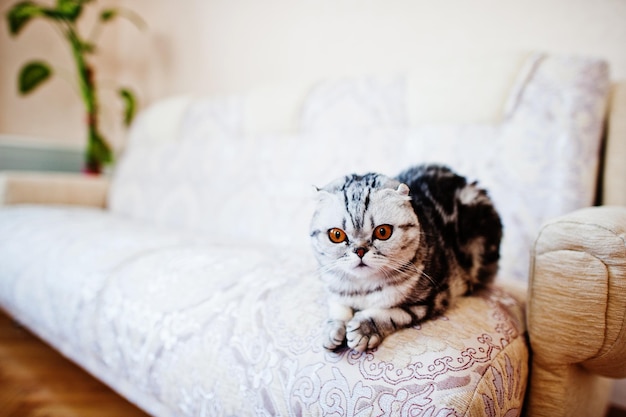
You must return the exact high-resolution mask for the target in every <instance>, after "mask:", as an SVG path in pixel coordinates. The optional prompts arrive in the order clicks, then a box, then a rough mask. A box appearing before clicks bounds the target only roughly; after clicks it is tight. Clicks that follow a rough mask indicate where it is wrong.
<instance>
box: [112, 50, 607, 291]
mask: <svg viewBox="0 0 626 417" xmlns="http://www.w3.org/2000/svg"><path fill="white" fill-rule="evenodd" d="M403 86H404V83H403V82H402V79H400V78H390V79H382V80H375V79H374V80H368V79H365V78H357V79H342V80H334V81H328V82H325V83H321V84H320V85H319V86H318V87H317V88H315V89H313V90H312V92H311V93H310V95H309V97H308V98H307V100H305V104H304V105H303V109H302V121H301V126H302V128H303V129H304V130H303V131H302V132H300V133H298V134H280V135H278V134H275V135H268V134H263V135H252V134H242V133H240V132H241V131H242V127H241V126H242V125H243V124H245V114H244V112H243V108H244V107H245V106H244V105H243V104H242V103H243V102H244V100H243V99H242V100H235V99H232V98H228V99H203V100H196V101H190V102H189V105H188V110H187V112H185V113H184V115H183V117H182V119H181V120H180V135H179V137H177V138H176V140H170V141H168V142H165V143H163V142H161V141H154V142H151V141H150V126H151V124H152V121H151V119H150V118H148V117H144V118H141V120H139V122H138V123H137V124H136V126H135V128H134V131H133V138H132V141H131V143H130V145H129V147H128V149H127V151H126V154H125V156H124V158H123V159H122V161H121V162H120V165H119V169H118V170H117V172H116V175H115V178H114V186H113V190H112V193H111V199H110V207H111V209H112V210H113V211H114V212H117V213H122V214H127V215H129V216H132V217H134V218H140V219H146V220H151V221H154V222H156V223H159V224H165V225H170V226H175V227H177V228H184V229H187V230H203V231H205V232H208V233H209V234H211V235H212V236H213V237H214V238H215V239H216V240H219V241H224V242H232V241H242V240H243V241H247V242H255V243H262V242H270V243H280V244H291V245H296V246H304V245H306V244H308V242H307V239H306V234H307V230H308V222H309V219H310V216H311V213H312V199H311V194H312V193H311V192H310V189H311V185H318V186H320V185H323V184H326V183H328V182H329V181H330V180H332V179H334V178H336V177H339V176H341V175H344V174H346V173H350V172H357V173H364V172H370V171H377V172H380V173H384V174H387V175H391V176H393V175H396V174H398V173H399V172H400V171H401V170H403V169H405V168H407V167H409V166H412V165H415V164H417V163H420V162H441V163H446V164H449V165H450V166H452V167H453V168H454V169H455V170H456V171H457V172H459V173H461V174H463V175H465V176H467V177H468V178H469V179H478V180H479V181H480V183H481V184H482V185H483V186H484V187H486V188H487V189H489V190H490V194H491V196H492V197H493V199H494V201H495V203H496V207H497V208H498V210H499V211H500V212H501V215H502V218H503V222H504V227H505V236H504V241H503V246H502V255H503V259H502V261H501V275H503V276H506V277H509V278H515V279H517V280H520V281H526V280H527V273H528V260H529V257H528V253H529V248H530V245H531V243H532V240H533V239H534V237H535V236H536V233H537V231H538V230H539V226H540V225H541V224H542V223H543V222H544V221H546V220H547V219H549V218H553V217H555V216H557V215H561V214H564V213H567V212H570V211H572V210H575V209H578V208H581V207H585V206H588V205H590V204H591V203H592V202H593V199H594V192H595V188H596V187H595V184H596V173H597V164H598V154H599V147H600V137H601V131H602V125H603V114H604V109H605V106H606V99H607V94H608V89H609V77H608V69H607V66H606V64H605V63H604V62H601V61H595V60H588V59H580V58H572V57H544V56H541V55H537V56H534V57H533V58H532V60H531V61H530V62H529V65H528V69H527V70H526V71H523V72H522V73H521V74H520V79H519V80H518V83H517V85H516V86H515V88H514V89H513V90H512V92H511V95H510V97H509V100H508V102H509V107H508V112H507V114H506V118H505V119H504V120H503V121H502V122H501V123H500V124H497V125H457V126H453V125H445V126H407V125H406V120H407V117H406V105H405V104H406V103H405V101H406V99H405V97H404V95H403V94H402V87H403ZM216 225H219V226H216Z"/></svg>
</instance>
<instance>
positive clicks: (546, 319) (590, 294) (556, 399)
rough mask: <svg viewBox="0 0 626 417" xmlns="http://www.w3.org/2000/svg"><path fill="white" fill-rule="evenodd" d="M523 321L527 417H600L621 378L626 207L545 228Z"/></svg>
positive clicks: (595, 210) (625, 358)
mask: <svg viewBox="0 0 626 417" xmlns="http://www.w3.org/2000/svg"><path fill="white" fill-rule="evenodd" d="M533 255H534V256H533V262H532V265H531V278H530V279H531V281H530V283H529V297H528V310H527V321H528V331H529V335H530V342H531V347H532V352H533V364H532V377H531V382H530V394H529V410H528V415H531V416H551V417H555V416H581V417H583V416H593V415H598V416H600V415H602V411H603V409H604V406H605V405H606V401H607V398H608V395H609V393H610V389H609V388H608V381H606V380H605V379H604V378H601V377H600V376H607V377H613V378H619V377H624V376H626V207H592V208H587V209H583V210H580V211H577V212H575V213H571V214H569V215H566V216H563V217H560V218H557V219H554V220H553V221H551V222H549V223H548V224H546V225H545V226H544V227H543V229H542V230H541V232H540V233H539V236H538V238H537V241H536V243H535V248H534V253H533Z"/></svg>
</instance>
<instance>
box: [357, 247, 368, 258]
mask: <svg viewBox="0 0 626 417" xmlns="http://www.w3.org/2000/svg"><path fill="white" fill-rule="evenodd" d="M354 253H356V255H357V256H358V257H359V258H363V257H364V256H365V254H366V253H367V249H365V248H356V249H355V250H354Z"/></svg>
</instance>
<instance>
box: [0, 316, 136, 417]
mask: <svg viewBox="0 0 626 417" xmlns="http://www.w3.org/2000/svg"><path fill="white" fill-rule="evenodd" d="M126 416H128V417H145V416H147V414H145V413H143V412H142V411H141V410H139V409H138V408H136V407H135V406H133V405H132V404H130V403H129V402H128V401H126V400H125V399H124V398H122V397H120V396H119V395H117V394H116V393H115V392H113V391H112V390H111V389H109V388H108V387H107V386H105V385H104V384H102V383H101V382H99V381H98V380H96V379H95V378H93V377H91V376H90V375H89V374H87V373H86V372H85V371H83V370H82V369H81V368H79V367H78V366H76V365H74V364H73V363H71V362H70V361H68V360H67V359H65V358H64V357H63V356H61V355H60V354H59V353H57V352H56V351H55V350H53V349H52V348H50V347H49V346H48V345H46V344H44V343H43V342H41V341H40V340H39V339H38V338H36V337H35V336H33V335H32V334H31V333H29V332H28V331H26V330H24V329H23V328H21V327H19V326H17V325H16V324H14V322H13V321H12V320H11V319H10V318H8V317H7V316H6V315H5V314H4V313H3V312H2V311H0V417H126Z"/></svg>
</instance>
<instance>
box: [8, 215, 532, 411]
mask: <svg viewBox="0 0 626 417" xmlns="http://www.w3.org/2000/svg"><path fill="white" fill-rule="evenodd" d="M0 235H2V236H5V237H6V236H10V238H9V239H3V241H2V244H0V259H2V263H1V265H0V268H1V270H0V276H2V280H1V281H0V303H1V304H2V305H3V307H4V308H5V309H7V310H8V311H9V312H10V313H11V314H12V315H13V316H14V317H16V318H18V319H19V320H20V321H22V322H23V323H24V324H26V325H27V326H28V327H29V328H31V329H33V330H34V331H35V332H37V333H38V334H39V335H41V336H42V337H43V338H44V339H46V340H47V341H49V342H50V343H51V344H52V345H54V346H55V347H57V348H58V349H59V350H61V351H62V352H63V353H64V354H65V355H67V356H69V357H70V358H72V359H73V360H75V361H76V362H77V363H79V364H81V365H82V366H84V367H85V368H87V369H88V370H90V371H91V372H92V373H94V374H95V375H97V376H98V377H99V378H101V379H103V380H104V381H105V382H107V383H108V384H110V385H111V386H113V387H114V388H115V389H116V390H118V391H120V392H121V393H123V394H124V395H125V396H127V397H129V398H130V399H131V400H132V401H134V402H136V403H138V404H139V405H140V406H142V407H143V408H145V409H146V410H148V411H149V412H151V413H153V414H154V415H157V416H173V415H176V416H197V415H216V416H219V415H239V416H248V415H301V414H307V415H329V416H330V415H345V414H351V415H362V416H364V415H381V414H386V415H388V414H394V413H396V412H398V413H408V414H411V413H413V414H414V413H417V412H421V413H422V414H423V415H433V416H434V415H459V416H462V415H476V414H475V413H477V412H480V413H479V414H486V415H499V416H503V415H505V414H507V413H508V412H510V414H507V415H514V414H515V412H518V411H519V409H520V407H521V405H522V401H523V396H524V391H525V381H526V379H527V360H528V352H527V347H526V343H525V339H524V331H525V330H524V320H523V302H522V301H521V300H519V299H516V298H515V297H513V296H511V295H509V294H508V293H507V292H506V291H504V290H502V289H500V288H497V287H496V288H494V289H492V290H489V291H484V292H482V293H479V294H477V295H476V296H473V297H468V298H463V299H462V300H461V301H460V302H459V303H458V305H457V306H456V307H454V308H452V309H451V310H450V311H449V312H448V313H446V314H445V316H443V317H441V318H439V319H437V320H434V321H431V322H427V323H424V324H422V325H420V326H417V327H415V328H410V329H405V330H403V331H400V332H397V333H395V334H393V335H391V336H390V337H389V338H388V339H386V340H385V341H384V342H383V344H382V345H381V346H380V347H379V348H378V349H376V350H374V351H371V352H368V353H365V354H355V353H352V352H351V351H347V350H341V351H339V352H336V353H333V352H327V351H325V350H324V349H323V348H322V347H321V345H322V343H321V340H322V338H321V329H322V327H323V322H324V320H325V311H326V303H325V298H324V293H323V290H322V286H321V284H320V282H319V281H318V279H317V277H316V275H315V273H314V269H315V265H314V264H313V262H312V260H311V257H310V256H309V254H308V252H307V253H302V252H299V251H298V250H297V249H293V248H288V247H279V246H275V247H268V246H264V247H258V246H257V247H255V246H245V245H239V246H237V247H234V246H228V245H214V244H211V243H210V242H209V241H208V240H207V239H206V238H197V237H193V236H189V235H185V234H184V233H181V232H171V231H168V230H166V229H162V228H156V227H155V226H154V225H150V224H148V223H142V222H139V221H136V220H129V219H128V218H125V217H123V216H119V215H113V214H107V213H106V212H104V211H101V210H87V209H78V208H61V207H56V208H54V207H51V208H44V207H34V206H33V207H27V206H26V207H13V208H11V207H7V208H3V209H2V210H0ZM209 240H210V239H209Z"/></svg>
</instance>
